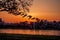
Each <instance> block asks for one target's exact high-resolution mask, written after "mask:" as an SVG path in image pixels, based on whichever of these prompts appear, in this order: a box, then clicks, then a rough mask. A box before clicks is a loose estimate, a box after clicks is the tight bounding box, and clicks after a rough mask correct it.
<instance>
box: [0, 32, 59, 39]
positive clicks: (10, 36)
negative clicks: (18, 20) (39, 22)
mask: <svg viewBox="0 0 60 40" xmlns="http://www.w3.org/2000/svg"><path fill="white" fill-rule="evenodd" d="M49 39H50V40H60V37H58V36H47V35H46V36H43V35H22V34H20V35H18V34H2V33H0V40H49Z"/></svg>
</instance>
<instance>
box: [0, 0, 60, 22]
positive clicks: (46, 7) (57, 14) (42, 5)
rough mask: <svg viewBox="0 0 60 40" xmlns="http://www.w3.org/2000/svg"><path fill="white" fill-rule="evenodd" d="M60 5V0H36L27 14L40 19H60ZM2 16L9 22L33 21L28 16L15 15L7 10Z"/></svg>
mask: <svg viewBox="0 0 60 40" xmlns="http://www.w3.org/2000/svg"><path fill="white" fill-rule="evenodd" d="M59 6H60V1H58V0H34V2H33V5H32V6H31V8H30V12H29V13H27V14H28V15H32V16H33V17H36V18H39V19H47V20H49V21H52V20H56V21H60V9H59V8H60V7H59ZM0 18H2V19H3V21H4V22H9V23H11V22H12V23H16V22H18V23H19V22H23V21H31V20H30V19H28V18H27V17H25V18H23V17H22V16H20V15H18V16H14V15H12V14H8V13H7V12H0Z"/></svg>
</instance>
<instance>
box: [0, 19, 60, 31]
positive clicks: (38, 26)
mask: <svg viewBox="0 0 60 40" xmlns="http://www.w3.org/2000/svg"><path fill="white" fill-rule="evenodd" d="M0 29H31V30H60V21H58V22H56V21H53V22H49V21H47V20H40V19H38V18H36V22H30V24H29V23H28V21H25V22H20V23H4V22H3V21H2V19H1V18H0Z"/></svg>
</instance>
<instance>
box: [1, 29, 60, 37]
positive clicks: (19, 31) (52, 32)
mask: <svg viewBox="0 0 60 40" xmlns="http://www.w3.org/2000/svg"><path fill="white" fill-rule="evenodd" d="M0 33H7V34H28V35H55V36H60V31H58V30H22V29H0Z"/></svg>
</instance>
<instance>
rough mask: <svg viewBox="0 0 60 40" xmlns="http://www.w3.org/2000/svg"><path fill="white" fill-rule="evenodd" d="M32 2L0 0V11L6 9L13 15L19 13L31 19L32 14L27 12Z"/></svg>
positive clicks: (26, 0)
mask: <svg viewBox="0 0 60 40" xmlns="http://www.w3.org/2000/svg"><path fill="white" fill-rule="evenodd" d="M32 2H33V0H0V12H2V11H7V12H8V13H12V14H13V15H16V16H17V15H21V16H22V17H23V18H24V17H26V16H27V17H29V18H30V19H31V17H32V16H31V15H28V14H27V12H29V8H30V7H31V5H32Z"/></svg>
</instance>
